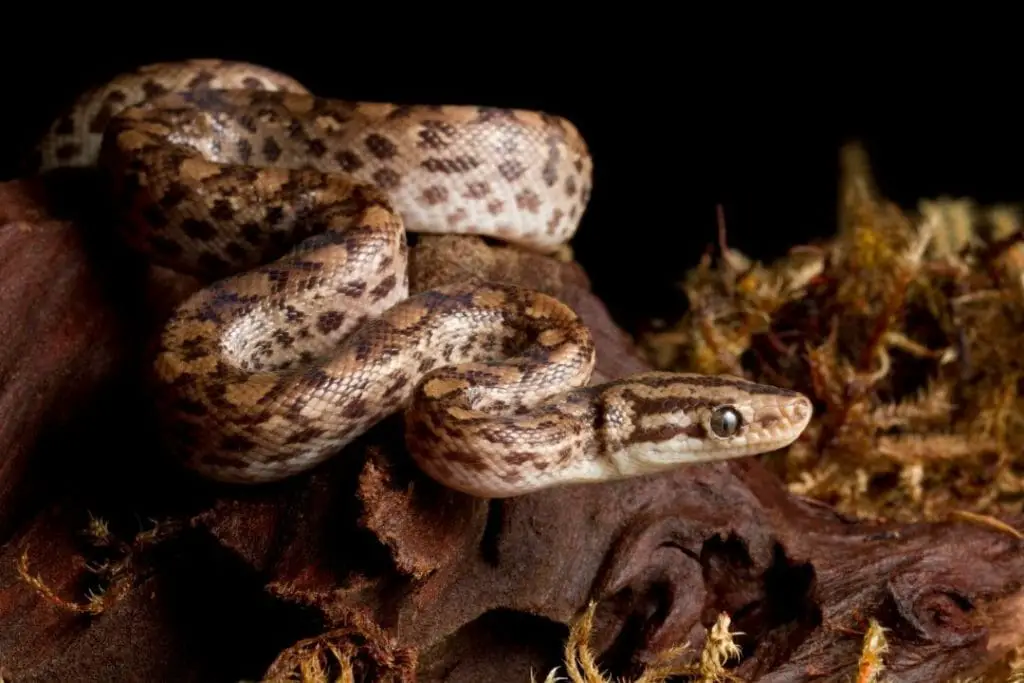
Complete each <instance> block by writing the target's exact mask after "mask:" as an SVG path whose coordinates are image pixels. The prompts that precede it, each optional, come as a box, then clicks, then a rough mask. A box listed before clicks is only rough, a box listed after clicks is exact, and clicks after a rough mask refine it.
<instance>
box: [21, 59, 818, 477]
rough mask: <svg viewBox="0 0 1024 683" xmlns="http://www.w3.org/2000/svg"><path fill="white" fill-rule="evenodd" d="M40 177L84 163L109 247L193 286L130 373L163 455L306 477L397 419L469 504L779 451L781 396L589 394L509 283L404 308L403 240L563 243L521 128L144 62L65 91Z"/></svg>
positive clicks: (517, 119)
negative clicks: (92, 173)
mask: <svg viewBox="0 0 1024 683" xmlns="http://www.w3.org/2000/svg"><path fill="white" fill-rule="evenodd" d="M38 151H39V169H40V170H50V169H54V168H58V167H62V166H64V167H67V166H99V167H100V168H101V169H103V170H104V171H105V172H106V173H107V174H108V176H109V179H110V181H111V184H110V187H111V191H112V193H113V195H114V196H115V197H117V198H119V202H120V203H119V206H120V208H121V209H123V218H124V220H123V221H122V222H123V226H122V229H123V233H124V237H125V239H126V240H127V241H128V243H129V244H131V245H132V246H134V247H135V248H136V249H138V250H140V251H141V252H142V253H143V254H145V255H146V256H148V257H149V258H150V259H152V261H153V262H155V263H159V264H162V265H165V266H168V267H171V268H173V269H176V270H178V271H181V272H186V273H191V274H194V275H198V276H200V277H203V278H205V279H206V280H207V281H208V282H209V283H210V284H209V285H208V286H207V287H205V288H203V289H201V290H199V291H198V292H196V293H195V294H193V295H192V296H191V297H190V298H188V299H187V300H185V301H184V302H183V303H181V304H180V305H179V306H178V308H177V309H176V310H175V311H174V313H173V314H172V315H171V317H170V319H169V320H168V322H167V324H166V328H165V329H164V330H163V333H162V336H161V340H160V348H159V349H158V352H157V354H156V360H155V363H154V370H155V378H156V380H157V386H158V387H159V391H158V392H157V397H156V400H157V402H158V406H159V410H158V412H159V414H160V416H161V419H162V420H163V421H164V427H165V435H166V437H167V438H166V443H167V446H168V448H169V449H170V450H172V451H173V452H174V453H176V454H177V456H178V457H179V458H180V460H181V461H182V463H183V464H185V465H186V466H188V467H191V468H192V469H194V470H195V471H197V472H198V473H200V474H202V475H205V476H207V477H210V478H212V479H215V480H219V481H224V482H234V483H260V482H270V481H276V480H280V479H283V478H285V477H288V476H292V475H295V474H298V473H301V472H305V471H307V470H310V469H311V468H313V467H315V466H317V465H319V464H320V463H322V462H324V461H325V460H327V459H328V458H331V457H333V456H335V455H337V454H338V453H339V452H340V451H342V450H343V449H344V447H345V446H346V445H347V444H349V443H351V442H352V441H353V440H354V439H355V438H357V437H358V436H360V435H361V434H363V433H365V432H366V431H367V430H368V429H370V428H371V427H372V426H373V425H375V424H377V423H378V422H379V421H380V420H382V419H383V418H385V417H387V416H389V415H392V414H394V413H396V412H400V411H401V412H404V418H405V434H406V443H407V445H408V450H409V453H410V455H411V456H412V458H413V460H414V461H415V462H416V463H417V464H418V465H419V467H420V469H421V470H422V471H423V472H424V473H426V474H427V475H428V476H430V477H432V478H434V479H435V480H436V481H438V482H440V483H441V484H443V485H445V486H448V487H450V488H453V489H455V490H458V491H462V492H464V493H468V494H471V495H475V496H481V497H507V496H515V495H522V494H526V493H530V492H534V491H539V490H542V489H546V488H550V487H556V486H564V485H569V484H578V483H584V482H602V481H611V480H615V479H621V478H624V477H634V476H640V475H644V474H652V473H656V472H659V471H662V470H664V469H667V468H672V467H678V466H680V465H681V464H685V463H693V462H701V461H706V460H721V459H725V458H731V457H739V456H744V455H752V454H756V453H761V452H766V451H770V450H774V449H777V448H781V447H783V446H785V445H788V444H789V443H791V442H792V441H793V440H795V439H796V438H797V437H798V436H799V435H800V433H801V432H802V431H803V429H804V428H805V427H806V425H807V423H808V420H809V419H810V417H811V404H810V402H809V401H808V400H807V398H805V397H804V396H802V395H800V394H798V393H796V392H793V391H789V390H786V389H781V388H778V387H773V386H767V385H762V384H755V383H752V382H747V381H745V380H741V379H739V378H735V377H709V376H703V375H692V374H670V373H660V372H652V373H646V374H641V375H637V376H633V377H627V378H624V379H621V380H618V381H614V382H610V383H606V384H602V385H596V386H591V385H589V384H588V382H589V380H590V376H591V372H592V371H593V368H594V363H595V360H596V359H595V347H594V343H593V341H592V339H591V337H590V334H589V331H588V330H587V328H586V326H585V325H584V324H583V322H582V321H581V319H580V318H579V317H578V316H577V315H576V313H575V312H574V311H573V310H572V309H571V308H569V307H568V306H566V305H565V304H564V303H562V302H560V301H558V300H557V299H555V298H552V297H550V296H547V295H545V294H542V293H539V292H534V291H531V290H528V289H524V288H522V287H519V286H516V285H514V284H510V283H500V282H483V281H480V280H478V279H467V280H466V281H465V282H460V283H456V284H453V285H448V286H444V287H438V288H435V289H431V290H429V291H426V292H422V293H419V294H417V295H414V296H410V295H409V284H408V274H407V256H408V246H407V237H406V231H407V230H408V231H411V232H434V233H468V234H480V235H487V236H490V237H494V238H498V239H502V240H505V241H507V242H511V243H515V244H518V245H521V246H523V247H526V248H530V249H534V250H537V251H539V252H542V253H549V252H552V251H554V250H556V249H558V248H559V247H561V246H562V245H564V244H565V243H566V242H568V240H569V239H571V237H572V236H573V234H574V233H575V230H576V228H577V226H578V223H579V220H580V218H581V216H582V214H583V211H584V210H585V208H586V205H587V203H588V201H589V197H590V192H591V187H592V160H591V157H590V154H589V151H588V148H587V145H586V143H585V142H584V140H583V138H582V137H581V136H580V134H579V132H578V131H577V129H576V128H575V127H574V126H573V125H572V124H571V123H570V122H569V121H567V120H565V119H564V118H561V117H558V116H554V115H551V114H547V113H543V112H531V111H525V110H517V109H506V108H497V107H482V106H470V105H459V106H455V105H451V106H449V105H445V106H441V105H408V104H387V103H374V102H350V101H344V100H338V99H328V98H324V97H318V96H314V95H313V94H311V93H310V92H308V91H307V90H306V89H305V88H304V87H303V86H302V85H301V84H299V83H298V82H296V81H295V80H294V79H291V78H289V77H288V76H285V75H283V74H279V73H276V72H274V71H271V70H269V69H266V68H263V67H259V66H255V65H250V64H244V63H238V62H224V61H218V60H191V61H186V62H178V63H165V64H155V65H149V66H146V67H143V68H141V69H139V70H137V71H135V72H132V73H128V74H123V75H121V76H118V77H115V78H114V79H113V80H112V81H111V82H110V83H108V84H106V85H104V86H102V87H100V88H97V89H95V90H93V91H90V92H89V93H86V94H85V95H83V97H82V98H81V99H79V100H78V101H77V102H76V103H75V104H74V105H73V106H72V108H71V110H70V111H69V113H68V114H67V115H66V116H63V117H61V118H60V119H59V120H58V121H56V122H55V123H54V125H53V127H52V128H51V129H50V131H49V134H48V135H47V136H46V137H45V139H44V140H43V141H42V143H41V144H40V145H39V148H38Z"/></svg>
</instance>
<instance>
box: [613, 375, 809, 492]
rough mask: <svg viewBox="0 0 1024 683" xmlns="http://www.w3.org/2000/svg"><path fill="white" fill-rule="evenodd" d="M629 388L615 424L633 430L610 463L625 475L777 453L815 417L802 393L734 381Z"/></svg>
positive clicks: (635, 383)
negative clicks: (776, 451)
mask: <svg viewBox="0 0 1024 683" xmlns="http://www.w3.org/2000/svg"><path fill="white" fill-rule="evenodd" d="M625 383H626V384H625V385H624V386H623V393H622V399H623V400H622V402H621V404H619V405H614V406H611V410H612V413H613V414H612V415H610V416H609V417H610V418H611V420H610V421H611V422H613V423H615V422H618V423H619V424H623V423H625V424H628V425H629V428H628V432H629V433H628V434H627V435H626V436H625V438H624V439H623V441H622V447H621V448H619V450H618V451H617V452H616V453H614V454H611V455H610V459H611V460H612V461H613V463H614V464H613V467H614V468H615V469H616V470H617V471H618V473H619V474H620V475H634V474H642V473H646V472H656V471H660V470H664V469H669V468H672V467H676V466H678V465H681V464H687V463H698V462H707V461H715V460H726V459H730V458H738V457H743V456H748V455H757V454H760V453H767V452H770V451H774V450H777V449H779V448H783V447H785V446H788V445H789V444H791V443H793V442H794V441H795V440H796V439H797V438H798V437H799V436H800V434H802V433H803V431H804V430H805V429H806V428H807V425H808V424H809V423H810V420H811V417H812V415H813V412H814V411H813V406H812V404H811V401H810V399H808V398H807V397H806V396H804V395H803V394H801V393H799V392H796V391H792V390H789V389H783V388H780V387H775V386H771V385H767V384H758V383H756V382H751V381H749V380H745V379H742V378H739V377H733V376H729V375H698V374H688V373H663V372H654V373H647V374H643V375H639V376H634V377H631V378H628V379H627V380H625ZM618 411H621V413H619V412H618Z"/></svg>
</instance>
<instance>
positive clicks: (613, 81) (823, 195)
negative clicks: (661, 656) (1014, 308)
mask: <svg viewBox="0 0 1024 683" xmlns="http://www.w3.org/2000/svg"><path fill="white" fill-rule="evenodd" d="M216 7H217V11H218V13H217V15H216V16H213V14H212V13H211V9H212V6H211V7H210V8H208V7H205V6H203V5H202V4H201V3H199V4H196V3H193V4H188V5H173V6H170V5H161V4H150V5H147V6H142V5H139V6H135V7H134V9H129V6H125V7H124V8H123V9H121V8H109V9H104V10H102V11H100V10H91V9H89V8H86V11H85V12H83V13H82V14H81V16H71V15H69V14H67V10H62V9H61V10H58V9H57V8H56V6H54V7H53V8H50V7H39V8H36V9H40V10H42V11H41V12H40V14H39V16H37V17H33V18H28V16H27V15H25V16H21V17H16V18H15V20H11V19H10V18H8V20H7V21H6V22H5V24H4V29H5V33H6V37H5V39H4V41H6V42H4V43H3V46H2V48H0V57H3V60H4V61H3V63H4V64H7V65H8V66H7V73H6V84H7V86H6V88H5V90H4V92H5V93H6V95H3V101H2V102H3V113H4V117H5V119H6V123H5V125H4V126H3V128H2V131H3V133H2V137H0V149H3V150H5V152H4V153H3V154H2V155H0V177H3V178H9V177H13V176H15V175H16V174H17V166H16V162H17V158H18V156H19V155H21V154H23V153H25V152H26V151H27V150H28V148H29V146H30V145H31V144H32V143H33V141H34V139H35V138H36V137H37V136H38V135H39V134H40V133H41V132H42V130H43V128H44V127H45V125H47V123H48V122H49V121H50V120H51V119H52V118H53V117H54V116H56V115H57V113H58V112H59V109H60V107H61V106H62V105H64V104H66V103H67V102H69V101H70V100H71V99H73V98H74V96H75V95H77V94H78V93H79V92H80V91H82V90H84V89H85V88H86V87H88V86H89V85H92V84H94V83H97V82H100V81H102V80H104V79H106V78H109V77H111V76H113V75H114V74H116V73H117V72H119V71H122V70H127V69H131V68H133V67H135V66H137V65H140V64H144V63H148V62H154V61H163V60H173V59H182V58H188V57H220V58H227V59H240V60H247V61H252V62H257V63H260V64H263V65H265V66H269V67H273V68H277V69H280V70H282V71H285V72H287V73H289V74H290V75H292V76H293V77H295V78H297V79H298V80H300V81H301V82H303V83H304V84H305V85H306V86H307V87H309V88H310V89H312V90H313V91H314V92H316V93H318V94H321V95H326V96H333V97H340V98H347V99H367V100H393V101H398V102H450V103H463V102H465V103H478V104H490V105H500V106H513V107H525V108H540V109H546V110H548V111H550V112H553V113H557V114H561V115H563V116H566V117H568V118H569V119H571V120H572V121H573V122H574V123H575V124H576V125H577V126H578V127H579V128H580V130H581V132H582V133H583V135H584V137H585V138H586V139H587V141H588V144H589V145H590V148H591V151H592V153H593V155H594V158H595V164H596V170H595V187H594V194H593V199H592V201H591V205H590V207H589V209H588V211H587V214H586V215H585V217H584V220H583V223H582V225H581V228H580V231H579V233H578V236H577V238H576V240H575V242H574V248H575V250H576V255H577V258H578V259H579V260H580V262H581V263H582V264H583V266H584V267H585V268H586V269H587V271H588V273H589V274H590V275H591V277H592V278H593V280H594V287H595V290H596V292H597V293H598V294H599V295H600V296H601V297H602V298H603V299H604V301H605V302H606V303H607V304H608V306H609V307H610V309H611V310H612V313H613V315H615V317H616V318H617V319H618V320H619V322H620V323H622V324H623V325H625V326H626V327H627V328H629V329H634V328H635V326H636V325H637V324H639V323H641V322H642V321H643V320H644V319H646V318H648V317H650V316H655V315H656V316H670V317H671V316H672V315H673V314H674V313H677V312H678V311H679V310H680V309H681V306H682V305H683V303H684V302H683V299H682V297H681V295H680V293H679V291H678V288H677V287H676V286H675V284H674V283H675V282H676V281H677V280H678V279H679V278H680V277H681V275H682V274H683V273H684V272H685V270H686V269H687V268H689V267H691V266H693V265H694V264H695V263H696V262H697V260H698V259H699V258H700V255H701V253H702V251H703V250H704V249H705V248H706V247H707V246H708V245H709V244H711V243H713V242H714V241H715V239H716V213H715V212H716V205H717V204H721V205H722V206H723V208H724V211H725V217H726V224H727V229H728V235H729V243H730V245H731V246H734V247H737V248H739V249H741V250H743V251H745V252H747V253H748V254H751V255H754V256H756V257H762V258H769V257H772V256H776V255H779V254H781V253H782V252H783V251H784V250H785V249H786V248H787V247H789V246H790V245H792V244H794V243H796V242H799V241H802V240H807V239H813V238H817V237H826V236H828V235H829V234H830V233H831V232H832V231H833V229H834V225H835V213H836V204H835V199H836V187H837V186H836V183H837V176H836V172H837V167H838V150H839V146H840V145H841V144H842V143H843V142H844V141H846V140H850V139H860V140H862V141H863V142H864V143H865V144H866V145H867V148H868V150H869V153H870V154H871V158H872V163H873V165H874V167H875V170H876V174H877V177H878V179H879V182H880V184H881V186H882V189H883V191H885V192H886V193H887V194H888V195H889V196H890V197H891V198H893V199H895V200H896V201H898V202H900V203H902V204H904V205H906V206H909V207H912V206H913V205H914V204H915V203H916V200H917V198H918V197H920V196H937V195H940V194H952V195H970V196H974V197H976V198H977V199H980V200H982V201H1019V200H1021V199H1022V194H1024V182H1022V180H1021V178H1020V177H1019V173H1018V171H1017V167H1018V164H1019V159H1020V158H1021V154H1022V152H1024V144H1022V143H1024V136H1022V135H1021V131H1022V130H1024V117H1021V116H1020V114H1019V113H1018V111H1019V105H1017V104H1016V90H1017V89H1018V87H1017V86H1016V80H1017V79H1018V76H1017V75H1016V74H1014V72H1013V66H1014V64H1015V55H1014V53H1013V50H1014V44H1015V41H1014V40H1012V39H1010V38H1004V37H1001V36H999V35H997V33H998V31H997V29H998V26H999V25H1000V22H1003V21H1005V20H1001V19H993V20H992V21H991V22H989V23H987V24H984V23H982V24H980V25H978V26H976V27H973V26H972V27H968V26H967V25H966V21H967V20H966V18H964V17H953V21H952V22H950V23H949V25H947V26H945V27H936V26H929V25H927V24H925V23H908V24H907V25H906V26H900V27H893V26H890V25H889V24H888V23H887V22H888V20H887V19H886V20H885V21H883V20H881V19H880V20H878V25H877V26H875V27H870V28H867V27H861V26H854V25H852V20H853V19H854V18H855V13H854V12H853V11H852V9H851V8H849V7H847V8H845V9H844V8H841V7H840V6H837V9H836V14H835V16H833V17H831V18H828V19H827V20H826V21H823V20H822V18H821V17H815V16H812V15H810V14H807V13H805V12H794V13H793V15H792V16H791V17H783V16H781V15H779V14H772V15H768V16H756V15H754V14H750V13H744V12H741V11H740V10H739V9H736V10H734V11H731V12H732V13H733V14H734V16H729V14H726V15H724V16H714V15H707V16H703V15H701V14H699V13H698V12H696V11H691V12H684V11H682V10H679V9H673V10H669V9H667V8H668V6H667V5H666V6H665V8H666V9H665V10H664V11H658V12H656V11H653V10H651V9H650V8H648V9H646V10H644V11H643V12H640V13H639V14H638V15H637V16H635V17H631V16H625V17H624V16H619V15H616V14H610V13H599V12H596V11H594V10H593V8H591V9H589V10H577V11H576V13H575V14H568V13H565V14H564V15H562V16H558V15H557V12H555V11H554V9H553V7H547V6H529V5H508V4H505V5H497V4H492V5H486V6H483V5H481V6H465V7H460V6H457V5H420V6H419V7H420V9H421V10H422V9H426V10H427V11H426V12H425V16H422V17H416V16H410V15H409V14H408V13H407V12H406V11H405V10H402V9H400V8H399V6H398V5H388V6H387V7H384V6H375V7H374V12H373V14H372V15H367V14H366V13H364V12H357V11H356V9H357V8H356V6H354V5H353V6H348V7H345V6H340V5H337V6H330V7H329V8H327V9H314V8H316V7H319V6H317V5H312V4H300V3H291V4H284V5H281V4H278V5H266V6H261V5H259V4H257V3H251V4H249V5H245V6H239V8H238V9H237V10H228V12H235V15H234V16H232V15H231V14H229V13H228V12H224V11H223V7H224V6H222V5H218V6H216ZM324 7H327V6H324ZM377 7H381V8H382V9H380V10H379V11H378V10H377ZM32 9H33V8H29V11H31V10H32ZM625 9H628V8H623V7H621V6H620V7H619V10H618V11H620V12H624V11H625ZM843 12H845V13H846V14H843ZM57 18H59V22H58V23H59V24H60V25H59V26H58V27H56V28H54V26H53V25H52V22H53V20H55V19H57ZM921 21H922V22H923V21H924V18H921ZM104 22H106V25H105V24H104ZM587 26H590V28H587ZM883 27H884V30H883Z"/></svg>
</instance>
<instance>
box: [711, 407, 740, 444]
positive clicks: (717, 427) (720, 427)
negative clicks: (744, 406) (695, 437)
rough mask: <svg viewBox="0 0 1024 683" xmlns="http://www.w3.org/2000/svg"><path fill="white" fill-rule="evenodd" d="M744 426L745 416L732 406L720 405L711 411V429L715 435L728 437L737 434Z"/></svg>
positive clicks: (723, 437)
mask: <svg viewBox="0 0 1024 683" xmlns="http://www.w3.org/2000/svg"><path fill="white" fill-rule="evenodd" d="M742 426H743V416H742V415H740V411H738V410H736V409H735V408H733V407H732V406H720V407H718V408H715V410H714V412H713V413H711V431H712V432H714V433H715V436H717V437H720V438H722V439H727V438H729V437H730V436H735V435H736V432H738V431H739V430H740V427H742Z"/></svg>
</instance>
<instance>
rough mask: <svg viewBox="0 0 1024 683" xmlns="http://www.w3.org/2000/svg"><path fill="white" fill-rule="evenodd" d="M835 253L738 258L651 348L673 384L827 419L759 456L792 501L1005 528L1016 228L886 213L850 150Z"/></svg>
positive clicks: (707, 276)
mask: <svg viewBox="0 0 1024 683" xmlns="http://www.w3.org/2000/svg"><path fill="white" fill-rule="evenodd" d="M841 161H842V169H841V170H842V180H841V185H840V201H839V205H840V213H839V216H838V220H837V226H836V228H835V231H834V235H833V237H832V238H831V239H829V240H827V241H826V242H825V243H823V244H818V245H799V246H794V248H793V249H792V250H791V251H790V253H789V254H788V255H787V256H786V257H784V258H782V259H779V260H778V261H776V262H774V263H771V264H767V265H765V264H760V263H756V262H753V261H751V260H750V259H748V258H747V257H745V256H744V255H743V254H741V253H739V252H737V251H736V250H734V249H731V248H729V247H728V246H727V245H726V243H725V239H724V228H720V233H721V234H720V238H719V242H720V244H719V249H718V253H717V254H716V258H712V257H711V256H708V257H706V258H705V259H704V260H703V261H702V262H701V263H700V264H699V265H698V266H697V267H696V268H695V269H693V271H691V272H690V273H689V274H688V276H687V277H686V280H685V282H684V283H683V284H682V286H683V288H684V290H685V292H686V295H687V296H688V298H689V303H690V310H689V312H688V313H687V314H686V315H685V316H684V317H683V318H682V319H681V320H679V321H678V322H676V323H674V324H673V325H671V326H670V327H668V328H667V329H663V330H660V331H658V332H656V333H652V334H648V335H645V336H642V337H641V339H640V342H641V344H642V346H643V347H644V349H645V351H646V352H647V354H648V355H649V357H650V359H651V361H652V362H653V363H654V364H655V365H656V366H657V367H659V368H661V369H667V370H690V371H698V372H712V373H732V374H740V375H745V376H747V377H750V378H753V379H757V380H760V381H767V382H772V383H775V384H779V385H782V386H787V387H791V388H795V389H798V390H800V391H803V392H805V393H807V394H808V395H810V396H811V397H812V398H813V399H814V401H815V403H816V418H815V420H814V421H813V423H812V425H811V427H810V428H809V429H808V430H807V433H806V434H805V436H804V438H802V439H801V440H799V441H798V442H797V443H796V444H794V445H793V446H792V447H790V448H788V449H786V450H784V451H780V452H778V453H775V454H771V455H768V456H765V461H766V462H767V463H768V464H770V465H771V466H772V467H773V468H775V470H776V471H777V472H778V473H779V474H780V475H781V476H782V477H783V478H784V479H785V480H786V481H787V483H788V485H789V487H790V489H791V490H792V491H793V492H795V493H801V494H805V495H809V496H813V497H816V498H818V499H820V500H823V501H825V502H827V503H830V504H832V505H835V506H836V507H837V508H838V509H839V510H841V511H843V512H845V513H849V514H854V515H857V516H860V517H866V518H875V519H883V518H887V519H895V520H900V521H917V520H935V519H940V518H943V517H947V516H948V515H950V514H951V513H955V512H957V511H966V512H970V513H974V514H975V515H976V516H978V515H980V516H986V515H987V516H998V515H1002V514H1007V513H1010V514H1016V513H1020V512H1021V511H1022V502H1024V495H1022V494H1024V455H1021V454H1022V453H1024V419H1022V417H1021V416H1022V414H1024V411H1022V409H1024V396H1022V393H1024V380H1022V378H1024V356H1022V355H1021V354H1020V353H1019V350H1020V349H1021V348H1024V242H1022V234H1024V233H1022V230H1021V225H1022V224H1024V219H1022V215H1021V213H1020V212H1019V211H1017V210H1015V209H1013V208H1011V207H1005V206H996V207H980V206H977V205H976V204H975V203H974V202H972V201H970V200H964V199H959V200H952V199H948V198H939V199H935V200H922V201H921V202H920V203H919V205H918V207H917V208H916V210H914V211H905V210H902V209H900V208H899V207H897V206H896V205H895V204H893V203H892V202H890V201H887V200H886V199H885V198H884V197H883V196H882V195H881V194H880V192H879V191H878V189H877V187H876V186H875V183H874V180H873V179H872V177H871V172H870V167H869V164H868V160H867V157H866V155H865V153H864V151H863V149H862V148H861V147H860V146H858V145H850V146H848V147H846V148H844V149H843V151H842V155H841Z"/></svg>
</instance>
